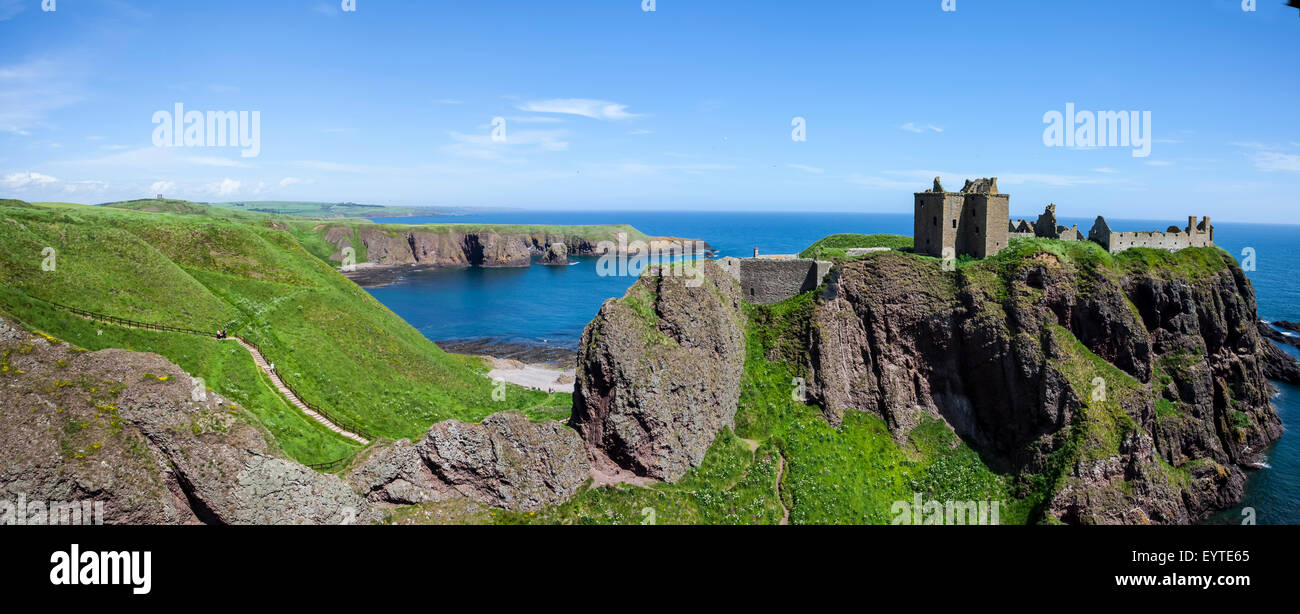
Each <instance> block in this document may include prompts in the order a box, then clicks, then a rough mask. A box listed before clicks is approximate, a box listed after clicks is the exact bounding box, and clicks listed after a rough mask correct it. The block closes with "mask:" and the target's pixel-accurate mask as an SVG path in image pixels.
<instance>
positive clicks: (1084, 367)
mask: <svg viewBox="0 0 1300 614" xmlns="http://www.w3.org/2000/svg"><path fill="white" fill-rule="evenodd" d="M1210 259H1211V260H1212V261H1211V262H1210V263H1209V264H1208V265H1207V266H1205V267H1202V268H1200V269H1193V270H1190V271H1178V270H1173V271H1171V270H1169V269H1167V268H1161V267H1158V266H1157V267H1150V268H1147V269H1142V268H1140V267H1138V268H1132V269H1127V270H1122V271H1116V270H1113V269H1111V268H1109V267H1107V266H1104V265H1099V264H1097V263H1095V262H1086V261H1084V262H1076V261H1071V260H1069V259H1063V258H1061V257H1059V256H1056V255H1053V254H1050V253H1046V252H1043V253H1038V254H1035V255H1034V256H1032V257H1027V258H1016V257H1014V256H1010V255H1008V256H1005V257H1001V258H1000V260H998V261H987V262H985V263H981V264H980V265H977V266H971V267H967V268H965V269H962V270H960V271H958V272H956V273H945V272H943V271H942V270H940V268H939V267H938V266H937V265H936V264H935V263H932V262H927V261H924V260H921V259H918V258H916V257H914V256H909V255H906V254H902V253H886V254H881V255H879V256H876V257H873V258H867V259H863V260H858V261H854V262H848V263H844V264H843V265H841V267H840V268H839V270H838V271H837V279H836V282H835V283H834V284H832V285H831V290H830V295H829V296H827V297H824V298H823V299H822V300H820V301H819V302H818V305H817V307H816V311H815V313H814V316H813V321H812V323H811V326H810V329H809V330H808V331H807V335H808V345H809V353H808V365H807V366H808V368H809V370H810V372H811V374H812V377H811V381H810V382H809V389H810V392H811V394H812V395H813V397H814V398H815V399H816V402H817V404H819V405H820V406H821V407H823V408H824V409H823V410H824V412H825V415H826V418H827V420H829V421H830V422H832V423H838V422H839V421H840V420H841V418H842V416H843V413H844V412H845V411H855V410H856V411H867V412H872V413H874V414H877V415H879V416H880V417H882V418H883V419H884V420H885V421H886V422H887V424H888V425H889V428H890V430H891V432H892V433H894V435H895V437H896V438H897V439H898V440H899V441H902V440H903V438H904V437H905V436H906V434H907V433H908V432H909V431H910V430H911V429H912V428H914V427H915V426H916V425H917V424H918V423H919V422H920V421H921V420H922V419H923V418H924V417H925V416H934V417H940V418H942V419H944V420H945V421H947V422H948V423H949V424H950V425H952V427H953V428H954V430H955V431H956V432H957V433H958V434H959V435H960V436H961V437H962V438H963V440H965V441H966V442H967V443H969V444H970V445H971V446H972V447H973V448H975V449H976V450H978V451H979V452H980V454H981V456H982V457H983V458H985V459H987V460H988V461H990V463H991V464H993V465H994V466H997V467H998V468H1000V469H1002V470H1004V471H1010V472H1014V473H1016V474H1019V475H1022V476H1025V475H1040V476H1046V477H1047V479H1048V483H1049V484H1050V485H1051V486H1050V488H1051V493H1050V497H1049V499H1048V501H1047V502H1046V504H1045V505H1046V508H1047V509H1046V512H1047V514H1049V515H1050V516H1052V517H1055V518H1057V519H1059V520H1063V521H1066V522H1072V523H1140V522H1160V523H1186V522H1191V521H1194V520H1196V519H1197V518H1199V517H1202V516H1204V515H1205V514H1207V513H1208V512H1210V511H1212V510H1214V509H1218V508H1222V507H1225V506H1227V505H1230V504H1231V503H1232V502H1235V501H1236V500H1237V499H1239V498H1240V496H1241V493H1242V488H1243V484H1244V481H1245V480H1244V468H1246V467H1248V466H1249V465H1250V464H1251V463H1252V462H1254V460H1255V458H1256V454H1257V453H1258V452H1259V451H1260V450H1262V449H1263V448H1264V447H1265V446H1267V445H1268V444H1269V443H1271V442H1273V441H1275V440H1276V439H1277V438H1278V436H1279V435H1280V433H1281V424H1280V421H1279V419H1278V417H1277V414H1276V413H1275V411H1274V410H1273V408H1272V406H1271V405H1270V404H1269V397H1270V394H1271V392H1272V387H1271V384H1270V383H1269V382H1268V379H1267V375H1268V373H1269V365H1270V364H1272V359H1270V358H1269V356H1270V350H1276V349H1277V348H1275V347H1273V346H1272V345H1271V343H1270V342H1269V341H1267V340H1265V339H1262V338H1261V337H1260V335H1259V334H1258V331H1257V329H1256V326H1255V322H1256V313H1255V296H1254V291H1253V288H1252V287H1251V285H1250V283H1249V281H1248V280H1247V279H1246V278H1245V276H1244V275H1243V274H1242V272H1241V270H1240V269H1239V268H1237V266H1236V264H1235V263H1234V262H1232V261H1231V259H1230V258H1229V257H1227V256H1226V255H1221V254H1216V255H1215V256H1213V257H1210Z"/></svg>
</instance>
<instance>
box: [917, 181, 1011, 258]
mask: <svg viewBox="0 0 1300 614" xmlns="http://www.w3.org/2000/svg"><path fill="white" fill-rule="evenodd" d="M1010 200H1011V197H1010V195H1008V194H999V193H998V178H997V177H993V178H992V179H977V180H975V181H970V180H967V181H966V185H965V187H963V188H962V190H961V192H948V191H946V190H944V189H943V185H942V184H940V183H939V178H938V177H936V178H935V180H934V188H933V189H930V190H926V191H925V192H918V193H917V194H916V195H915V208H916V211H915V215H914V216H913V219H912V225H913V234H912V236H913V237H914V238H915V245H914V248H913V249H915V251H916V253H918V254H925V255H927V256H935V257H939V258H945V257H951V258H956V257H957V256H961V255H963V254H965V255H970V256H974V257H976V258H987V257H989V256H992V255H994V254H996V253H998V252H999V251H1002V250H1003V249H1004V248H1006V246H1007V230H1008V229H1007V219H1008V217H1009V216H1010V211H1011V204H1010ZM945 250H948V251H947V252H946V253H945Z"/></svg>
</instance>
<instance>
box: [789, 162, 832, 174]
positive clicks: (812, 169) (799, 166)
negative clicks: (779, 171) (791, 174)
mask: <svg viewBox="0 0 1300 614" xmlns="http://www.w3.org/2000/svg"><path fill="white" fill-rule="evenodd" d="M786 166H788V167H790V168H793V169H795V170H800V171H803V172H805V173H812V174H814V175H820V174H822V173H825V172H826V169H824V168H817V167H816V166H808V165H806V164H787V165H786Z"/></svg>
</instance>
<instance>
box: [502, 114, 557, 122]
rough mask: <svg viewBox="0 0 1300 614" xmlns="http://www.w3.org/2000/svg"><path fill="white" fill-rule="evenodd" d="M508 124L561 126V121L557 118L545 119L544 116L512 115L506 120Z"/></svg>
mask: <svg viewBox="0 0 1300 614" xmlns="http://www.w3.org/2000/svg"><path fill="white" fill-rule="evenodd" d="M506 121H508V122H514V123H517V124H562V123H564V120H563V119H560V118H558V117H546V116H544V115H512V116H510V117H507V118H506Z"/></svg>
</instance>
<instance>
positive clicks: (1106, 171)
mask: <svg viewBox="0 0 1300 614" xmlns="http://www.w3.org/2000/svg"><path fill="white" fill-rule="evenodd" d="M1092 172H1094V173H1101V174H1103V175H1114V174H1115V173H1118V172H1119V171H1117V170H1115V169H1113V168H1108V167H1105V166H1103V167H1101V168H1094V169H1092Z"/></svg>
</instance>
